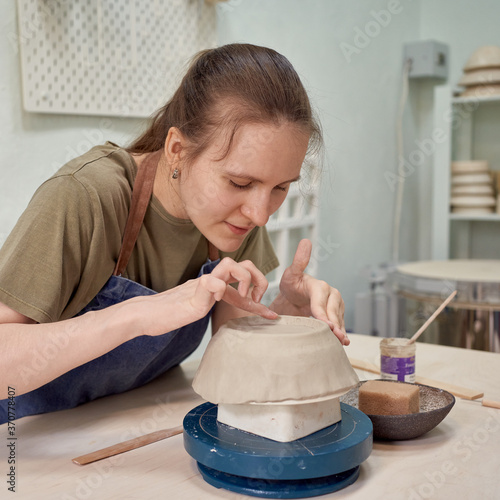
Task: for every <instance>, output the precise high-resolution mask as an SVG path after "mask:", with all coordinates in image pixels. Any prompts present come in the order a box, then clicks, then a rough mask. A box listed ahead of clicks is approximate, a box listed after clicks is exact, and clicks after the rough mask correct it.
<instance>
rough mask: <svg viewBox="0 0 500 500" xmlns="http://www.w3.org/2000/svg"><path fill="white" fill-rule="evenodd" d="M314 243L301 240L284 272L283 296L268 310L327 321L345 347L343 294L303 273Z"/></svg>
mask: <svg viewBox="0 0 500 500" xmlns="http://www.w3.org/2000/svg"><path fill="white" fill-rule="evenodd" d="M311 251H312V244H311V242H310V241H309V240H301V241H300V243H299V245H298V247H297V251H296V252H295V257H294V258H293V262H292V264H291V266H290V267H288V268H287V269H286V270H285V272H284V273H283V277H282V278H281V282H280V293H279V294H278V296H277V297H276V299H275V300H274V301H273V303H272V304H271V306H270V307H269V308H270V309H271V310H273V311H276V312H277V313H278V314H288V315H291V316H313V317H315V318H317V319H320V320H323V321H325V322H326V323H327V324H328V326H329V327H330V328H331V330H332V332H333V333H334V334H335V335H336V336H337V338H338V339H339V340H340V342H341V343H342V344H343V345H349V343H350V341H349V339H348V338H347V335H346V333H345V327H344V301H343V300H342V296H341V295H340V292H339V291H338V290H337V289H336V288H333V287H331V286H330V285H329V284H328V283H326V282H325V281H320V280H317V279H316V278H313V277H312V276H309V275H308V274H305V273H304V271H305V269H306V267H307V265H308V264H309V259H310V258H311Z"/></svg>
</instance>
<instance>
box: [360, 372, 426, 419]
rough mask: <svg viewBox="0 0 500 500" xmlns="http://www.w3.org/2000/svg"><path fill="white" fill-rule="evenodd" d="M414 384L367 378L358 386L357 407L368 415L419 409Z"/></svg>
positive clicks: (417, 390)
mask: <svg viewBox="0 0 500 500" xmlns="http://www.w3.org/2000/svg"><path fill="white" fill-rule="evenodd" d="M419 395H420V394H419V388H418V386H416V385H412V384H405V383H397V382H385V381H383V380H368V381H367V382H365V383H364V384H363V385H362V386H361V387H360V388H359V403H358V407H359V409H360V410H361V411H362V412H364V413H367V414H368V415H406V414H408V413H418V412H419V410H420V398H419Z"/></svg>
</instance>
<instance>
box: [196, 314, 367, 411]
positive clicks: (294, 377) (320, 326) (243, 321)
mask: <svg viewBox="0 0 500 500" xmlns="http://www.w3.org/2000/svg"><path fill="white" fill-rule="evenodd" d="M358 382H359V379H358V376H357V375H356V372H355V371H354V370H353V368H352V366H351V364H350V363H349V359H348V358H347V355H346V353H345V351H344V347H343V346H342V344H341V343H340V341H339V340H338V338H337V337H336V336H335V335H334V334H333V333H332V331H331V330H330V328H329V327H328V325H327V324H326V323H324V322H323V321H319V320H317V319H313V318H304V317H298V316H281V317H280V318H279V319H277V320H275V321H273V320H267V319H264V318H261V317H259V316H250V317H246V318H239V319H235V320H231V321H228V322H227V323H226V324H225V325H223V326H222V327H221V328H220V329H219V331H218V332H217V333H216V334H215V335H214V336H213V337H212V339H211V340H210V342H209V344H208V346H207V349H206V350H205V354H204V355H203V358H202V360H201V363H200V366H199V368H198V371H197V373H196V375H195V378H194V380H193V389H194V390H195V391H196V392H197V393H198V394H199V395H200V396H201V397H202V398H204V399H205V400H207V401H210V402H211V403H215V404H218V403H223V404H247V403H255V404H283V403H286V404H301V403H306V402H307V403H309V402H315V401H324V400H327V399H331V398H334V397H339V396H340V395H342V394H345V393H346V392H347V391H348V390H349V389H351V388H352V387H354V386H355V385H356V384H357V383H358Z"/></svg>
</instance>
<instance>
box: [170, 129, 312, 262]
mask: <svg viewBox="0 0 500 500" xmlns="http://www.w3.org/2000/svg"><path fill="white" fill-rule="evenodd" d="M308 142H309V136H308V135H307V134H305V133H304V132H302V131H299V129H298V128H297V127H296V126H294V125H291V124H288V123H285V124H283V125H280V126H275V125H271V124H247V125H244V126H242V127H240V128H239V129H238V130H237V131H236V133H235V135H234V138H233V143H232V145H231V149H230V151H229V154H228V155H227V156H226V157H225V158H224V159H222V160H220V157H221V154H222V152H223V150H224V147H225V145H226V141H225V137H221V138H220V139H219V140H216V141H215V142H214V143H213V144H212V145H211V146H210V147H209V148H207V150H206V151H205V152H204V153H203V154H202V155H201V156H199V157H198V158H197V159H196V160H195V161H194V162H193V163H192V164H191V165H190V166H189V167H188V168H186V169H182V167H181V168H180V176H179V179H178V180H177V181H175V180H173V181H172V182H173V183H176V182H178V184H177V185H175V184H174V186H175V189H176V191H177V194H178V195H179V201H180V204H179V205H178V213H177V214H172V215H176V216H177V217H181V218H188V219H190V220H191V221H192V222H193V223H194V224H195V226H196V227H197V228H198V229H199V230H200V232H201V233H202V234H203V235H204V236H205V237H206V238H207V239H208V240H209V241H210V242H212V243H213V244H214V245H215V246H216V247H217V248H218V249H219V250H221V251H224V252H232V251H235V250H237V249H238V248H239V247H240V245H241V244H242V242H243V240H244V239H245V237H246V236H247V235H248V233H249V232H250V231H251V230H252V229H253V228H254V227H255V226H264V225H265V224H266V223H267V221H268V219H269V217H270V216H271V214H273V213H274V212H275V211H276V210H277V209H278V208H279V207H280V205H281V204H282V203H283V201H284V199H285V197H286V195H287V192H288V189H289V187H290V184H291V183H292V182H294V181H296V180H298V178H299V176H300V169H301V166H302V162H303V161H304V157H305V154H306V150H307V146H308Z"/></svg>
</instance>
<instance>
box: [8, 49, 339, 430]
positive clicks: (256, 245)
mask: <svg viewBox="0 0 500 500" xmlns="http://www.w3.org/2000/svg"><path fill="white" fill-rule="evenodd" d="M320 143H321V133H320V130H319V127H318V125H317V124H316V122H315V120H314V118H313V116H312V113H311V108H310V104H309V100H308V97H307V94H306V92H305V90H304V87H303V86H302V83H301V82H300V79H299V77H298V75H297V74H296V72H295V70H294V69H293V67H292V66H291V65H290V63H289V62H288V60H287V59H285V58H284V57H283V56H281V55H280V54H278V53H276V52H275V51H273V50H270V49H267V48H263V47H257V46H253V45H248V44H233V45H227V46H223V47H220V48H217V49H213V50H207V51H204V52H201V53H200V54H199V55H198V56H197V57H196V58H195V60H194V61H193V63H192V65H191V67H190V68H189V70H188V72H187V74H186V75H185V77H184V79H183V80H182V82H181V85H180V87H179V89H178V90H177V91H176V93H175V94H174V96H173V97H172V98H171V99H170V101H169V102H168V103H167V104H166V105H165V106H164V107H163V108H162V109H160V110H159V111H158V113H157V114H156V115H155V117H154V118H153V120H152V123H151V125H150V127H149V128H148V129H147V131H146V132H145V133H144V134H143V135H142V136H141V137H140V138H138V139H137V140H136V141H135V142H134V143H133V144H132V145H131V146H130V147H129V148H128V149H126V150H125V149H121V148H119V147H118V146H116V145H114V144H111V143H107V144H105V145H104V146H98V147H95V148H93V149H92V150H91V151H89V152H88V153H86V154H85V155H83V156H81V157H79V158H76V159H75V160H72V161H71V162H69V163H68V164H67V165H65V166H64V167H63V168H61V169H60V170H59V171H58V172H57V173H56V174H55V175H54V176H53V177H52V178H51V179H49V180H48V181H46V182H45V183H44V184H43V185H42V186H41V187H40V188H39V189H38V191H37V192H36V193H35V195H34V196H33V199H32V200H31V202H30V204H29V206H28V208H27V209H26V211H25V213H24V214H23V215H22V216H21V218H20V220H19V221H18V223H17V225H16V227H15V228H14V230H13V232H12V234H11V235H10V236H9V238H8V239H7V241H6V243H5V244H4V246H3V248H2V249H1V251H0V338H1V344H2V350H1V354H0V356H1V358H2V359H1V360H0V363H1V365H2V373H1V384H0V399H3V398H7V396H8V395H11V396H12V394H15V398H11V399H10V401H9V400H8V399H4V400H3V401H2V402H1V403H0V422H5V421H6V420H7V418H10V416H9V415H8V413H9V412H10V414H12V413H13V411H14V413H15V415H14V417H15V418H20V417H22V416H24V415H29V414H36V413H43V412H48V411H55V410H58V409H64V408H70V407H73V406H76V405H78V404H81V403H84V402H86V401H89V400H92V399H95V398H97V397H101V396H104V395H107V394H113V393H118V392H122V391H125V390H128V389H131V388H133V387H137V386H139V385H142V384H144V383H146V382H148V381H150V380H152V379H153V378H155V377H156V376H158V375H159V374H161V373H163V372H164V371H166V370H168V369H169V368H171V367H172V366H175V365H177V364H178V363H180V362H181V361H182V360H183V359H184V358H185V357H186V356H188V355H189V354H190V353H191V352H192V351H193V350H194V349H195V348H196V347H197V345H198V344H199V342H200V341H201V338H202V336H203V334H204V332H205V329H206V327H207V324H208V320H209V317H210V316H211V317H212V330H213V333H215V332H216V331H217V329H218V328H219V326H220V325H221V324H222V323H224V322H225V321H227V320H228V319H230V318H235V317H238V316H243V315H248V314H259V315H261V316H263V317H266V318H269V319H275V318H276V317H277V316H278V314H291V315H306V316H309V315H313V316H315V317H316V318H318V319H321V320H324V321H326V322H328V324H329V325H330V327H331V329H332V331H333V332H334V333H335V334H336V335H337V336H338V337H339V339H340V340H341V341H342V342H343V343H344V344H346V345H347V343H348V340H347V337H346V336H345V331H344V325H343V307H344V306H343V301H342V299H341V297H340V294H339V293H338V291H337V290H335V289H334V288H332V287H330V286H329V285H327V284H326V283H324V282H321V281H318V280H315V279H313V278H311V277H310V276H308V275H306V274H304V270H305V268H306V266H307V264H308V262H309V258H310V253H311V244H310V242H308V241H307V240H303V241H302V242H301V243H300V244H299V247H298V249H297V252H296V254H295V258H294V261H293V263H292V265H291V266H290V267H289V268H288V269H287V270H286V272H285V273H284V275H283V278H282V280H281V286H280V294H279V295H278V297H277V298H276V300H275V301H274V302H273V303H272V304H271V306H270V307H269V308H267V307H265V306H264V305H262V304H260V300H261V298H262V296H263V294H264V292H265V290H266V287H267V281H266V279H265V277H264V275H265V274H266V273H268V272H270V271H271V270H272V269H274V268H275V267H276V266H277V259H276V257H275V255H274V252H273V250H272V247H271V244H270V241H269V238H268V236H267V233H266V231H265V228H264V225H265V224H266V222H267V221H268V219H269V216H270V215H271V214H272V213H273V212H275V211H276V210H277V209H278V208H279V206H280V205H281V204H282V202H283V200H284V199H285V197H286V195H287V192H288V189H289V187H290V185H291V183H293V182H295V181H297V180H298V179H299V177H300V170H301V167H302V164H303V161H304V158H305V156H306V153H307V151H308V150H310V149H311V148H314V147H316V146H318V145H319V144H320ZM132 191H133V194H132ZM219 259H221V260H220V261H219ZM230 284H233V285H234V284H237V286H234V287H233V286H230ZM157 292H159V293H157ZM165 332H168V333H165ZM9 402H10V403H11V405H10V406H8V405H9ZM14 403H15V404H14Z"/></svg>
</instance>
